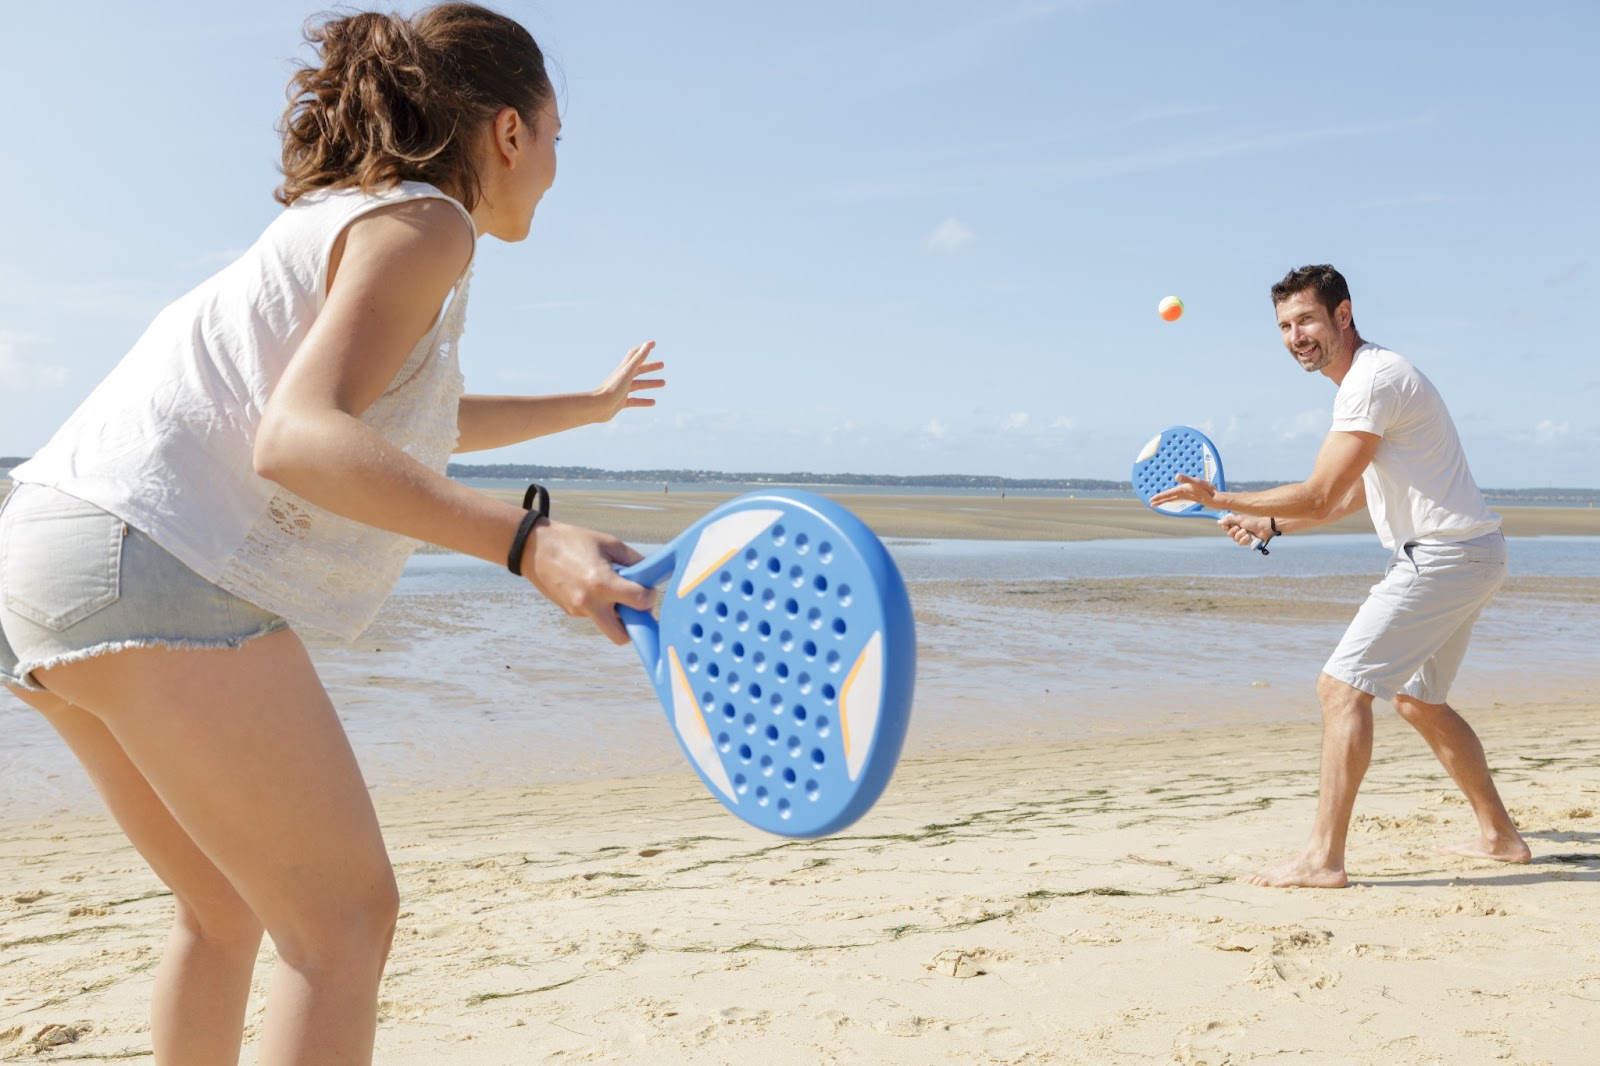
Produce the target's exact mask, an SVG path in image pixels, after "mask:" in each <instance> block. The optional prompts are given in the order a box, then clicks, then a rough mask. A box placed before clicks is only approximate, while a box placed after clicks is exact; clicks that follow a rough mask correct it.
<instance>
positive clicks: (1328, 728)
mask: <svg viewBox="0 0 1600 1066" xmlns="http://www.w3.org/2000/svg"><path fill="white" fill-rule="evenodd" d="M1317 699H1318V701H1319V702H1320V703H1321V704H1322V773H1321V779H1320V781H1319V784H1318V791H1317V818H1316V821H1315V822H1314V823H1313V824H1312V827H1311V839H1310V840H1308V841H1306V846H1305V848H1304V849H1303V850H1302V851H1301V852H1300V854H1299V855H1297V856H1295V857H1293V858H1289V859H1285V860H1283V861H1282V862H1278V863H1274V864H1273V865H1271V866H1268V867H1266V868H1265V869H1262V870H1259V871H1257V872H1256V873H1253V874H1246V875H1245V876H1244V877H1241V878H1240V880H1241V881H1243V882H1245V883H1246V884H1250V885H1260V886H1262V887H1265V888H1343V887H1344V886H1345V885H1347V884H1349V878H1347V877H1346V876H1345V872H1344V843H1345V837H1346V836H1348V835H1349V833H1350V812H1351V811H1352V810H1354V809H1355V804H1356V792H1357V791H1358V790H1359V789H1360V788H1361V779H1362V778H1363V777H1365V776H1366V773H1367V765H1368V764H1369V763H1371V761H1372V696H1371V695H1369V694H1368V693H1365V692H1362V691H1361V690H1360V689H1358V688H1356V687H1354V686H1353V685H1347V684H1345V683H1344V682H1343V681H1339V680H1337V679H1335V678H1332V677H1329V676H1328V675H1327V674H1322V675H1320V676H1318V678H1317Z"/></svg>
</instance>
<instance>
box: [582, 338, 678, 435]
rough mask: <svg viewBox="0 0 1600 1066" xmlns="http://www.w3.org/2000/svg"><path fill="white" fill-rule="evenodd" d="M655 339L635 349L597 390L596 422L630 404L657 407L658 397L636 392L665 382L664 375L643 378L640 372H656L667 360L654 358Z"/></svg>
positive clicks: (632, 405) (595, 392)
mask: <svg viewBox="0 0 1600 1066" xmlns="http://www.w3.org/2000/svg"><path fill="white" fill-rule="evenodd" d="M655 347H656V342H655V341H645V342H644V343H643V344H641V345H639V346H638V347H636V348H634V349H632V350H631V351H629V352H628V354H627V355H626V356H624V357H623V359H622V362H621V363H620V364H618V366H617V369H615V370H613V371H612V372H611V376H610V377H608V378H606V380H605V381H604V382H603V383H602V384H601V385H600V387H599V388H598V389H596V390H594V396H595V399H596V401H597V405H596V410H595V419H594V420H595V421H596V422H609V421H611V420H612V419H613V418H615V417H616V416H617V412H618V411H621V410H623V409H624V408H628V407H654V406H655V405H656V402H655V400H653V399H651V398H650V397H648V396H636V395H634V394H635V393H637V392H638V391H639V390H641V389H659V388H661V386H663V385H665V384H666V383H667V382H666V379H664V378H641V377H640V376H639V375H640V374H653V373H655V372H656V371H657V370H660V369H661V368H662V367H663V366H665V365H666V364H665V363H663V362H662V361H661V360H659V359H656V360H651V359H650V353H651V352H652V351H654V350H655Z"/></svg>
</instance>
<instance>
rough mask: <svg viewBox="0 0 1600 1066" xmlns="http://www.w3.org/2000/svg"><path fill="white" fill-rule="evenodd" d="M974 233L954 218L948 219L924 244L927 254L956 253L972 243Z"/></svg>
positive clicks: (923, 248)
mask: <svg viewBox="0 0 1600 1066" xmlns="http://www.w3.org/2000/svg"><path fill="white" fill-rule="evenodd" d="M972 237H973V233H972V231H971V230H969V229H968V228H967V227H965V226H963V225H962V224H961V223H960V222H957V221H956V220H955V219H953V218H947V219H945V220H944V221H943V222H941V223H939V225H938V226H937V227H936V228H935V229H934V231H933V232H932V233H930V234H928V237H927V239H926V240H924V241H923V242H922V250H923V251H925V252H955V251H959V250H960V249H961V248H962V247H963V246H964V245H966V244H968V243H970V242H971V240H972Z"/></svg>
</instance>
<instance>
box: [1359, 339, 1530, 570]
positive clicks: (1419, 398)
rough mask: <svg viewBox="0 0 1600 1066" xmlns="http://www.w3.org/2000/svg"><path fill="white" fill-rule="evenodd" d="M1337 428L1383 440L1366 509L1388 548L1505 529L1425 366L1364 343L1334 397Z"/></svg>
mask: <svg viewBox="0 0 1600 1066" xmlns="http://www.w3.org/2000/svg"><path fill="white" fill-rule="evenodd" d="M1333 428H1334V429H1336V430H1340V431H1344V432H1358V433H1375V434H1377V435H1378V436H1379V437H1382V438H1383V439H1382V440H1380V441H1379V442H1378V450H1377V452H1376V453H1375V454H1374V455H1373V457H1372V463H1371V464H1370V465H1369V466H1368V467H1367V469H1366V471H1365V472H1364V473H1363V474H1362V480H1363V482H1364V483H1365V485H1366V490H1367V510H1368V512H1369V513H1370V514H1371V515H1372V524H1373V525H1374V526H1376V527H1377V530H1378V537H1379V539H1381V540H1382V541H1383V545H1384V547H1386V548H1388V549H1389V550H1390V551H1395V550H1396V549H1397V548H1399V547H1401V546H1403V545H1406V544H1451V543H1455V542H1458V541H1463V540H1471V539H1472V538H1474V537H1481V536H1483V535H1484V534H1486V533H1492V532H1494V531H1495V530H1496V529H1499V528H1500V516H1499V515H1497V514H1495V513H1494V512H1493V511H1491V510H1489V505H1488V504H1487V503H1485V502H1484V499H1483V494H1482V493H1481V492H1479V491H1478V485H1477V483H1476V482H1475V481H1473V480H1472V471H1471V470H1469V469H1468V468H1467V456H1466V452H1464V451H1463V450H1462V448H1461V438H1460V437H1459V436H1457V434H1456V426H1455V423H1454V422H1453V421H1451V419H1450V412H1449V411H1448V410H1446V409H1445V405H1444V400H1443V398H1441V397H1440V395H1439V390H1437V389H1435V388H1434V387H1433V383H1432V382H1431V381H1429V380H1428V379H1427V378H1425V377H1423V376H1422V373H1421V371H1419V370H1417V368H1416V367H1414V366H1412V365H1411V364H1410V363H1408V362H1406V361H1405V360H1404V359H1402V358H1401V357H1400V356H1398V355H1396V354H1395V353H1394V352H1391V351H1389V350H1388V349H1387V348H1381V347H1379V346H1378V345H1376V344H1363V345H1362V346H1361V347H1360V348H1358V349H1356V354H1355V360H1354V362H1352V363H1351V365H1350V371H1349V373H1347V374H1346V375H1345V377H1344V381H1342V382H1340V384H1339V395H1338V396H1337V397H1335V398H1334V401H1333Z"/></svg>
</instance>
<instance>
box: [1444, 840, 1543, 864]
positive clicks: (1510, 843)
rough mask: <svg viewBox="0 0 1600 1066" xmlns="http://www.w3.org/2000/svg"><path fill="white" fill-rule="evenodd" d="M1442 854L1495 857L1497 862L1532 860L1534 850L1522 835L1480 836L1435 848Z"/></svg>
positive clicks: (1481, 857)
mask: <svg viewBox="0 0 1600 1066" xmlns="http://www.w3.org/2000/svg"><path fill="white" fill-rule="evenodd" d="M1433 850H1434V851H1436V852H1438V853H1439V854H1440V855H1455V856H1458V857H1460V858H1464V859H1493V860H1494V861H1495V862H1530V861H1532V859H1533V852H1532V851H1530V850H1528V845H1527V844H1526V843H1525V842H1524V841H1523V839H1522V838H1521V837H1520V836H1517V837H1510V838H1503V839H1500V840H1490V839H1488V838H1487V837H1479V838H1478V839H1477V840H1466V841H1462V842H1461V843H1460V844H1447V845H1445V846H1443V847H1437V848H1434V849H1433Z"/></svg>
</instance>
